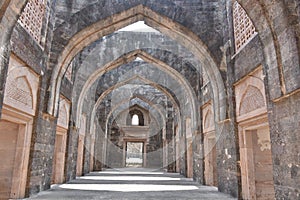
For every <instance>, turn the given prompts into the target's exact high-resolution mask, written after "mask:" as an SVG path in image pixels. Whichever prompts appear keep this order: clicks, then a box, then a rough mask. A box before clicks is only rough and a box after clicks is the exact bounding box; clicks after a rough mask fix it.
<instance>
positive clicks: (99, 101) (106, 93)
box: [77, 76, 179, 130]
mask: <svg viewBox="0 0 300 200" xmlns="http://www.w3.org/2000/svg"><path fill="white" fill-rule="evenodd" d="M133 79H140V80H142V81H143V82H145V83H149V84H150V85H152V86H154V87H156V88H157V89H159V90H161V91H162V92H163V93H165V94H166V95H167V96H168V97H169V98H170V100H171V102H172V103H173V104H174V105H175V107H176V108H178V109H179V105H178V104H177V102H176V100H174V98H173V96H172V95H171V94H170V93H169V91H167V90H165V89H164V88H162V87H159V86H158V85H157V84H156V83H154V82H152V81H150V80H147V79H144V78H142V77H139V76H135V77H132V78H130V79H128V80H125V81H123V82H121V83H118V84H116V85H114V86H112V87H111V88H109V89H108V90H106V92H104V93H103V94H102V95H101V96H100V97H99V98H98V99H97V102H96V103H95V105H94V108H93V111H92V113H91V123H92V122H94V121H95V116H96V111H97V108H98V106H99V105H100V103H101V101H102V100H103V99H104V98H105V97H106V96H107V95H108V93H109V92H111V91H112V90H113V89H116V88H118V87H121V86H123V85H126V84H127V83H129V82H130V81H131V80H133ZM79 113H81V111H80V112H77V114H79ZM91 125H92V126H93V124H91ZM92 129H93V127H91V130H92Z"/></svg>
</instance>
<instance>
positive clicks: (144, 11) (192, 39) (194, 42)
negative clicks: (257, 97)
mask: <svg viewBox="0 0 300 200" xmlns="http://www.w3.org/2000/svg"><path fill="white" fill-rule="evenodd" d="M141 20H143V21H145V23H146V24H147V25H149V26H151V27H154V28H155V29H158V30H159V31H160V32H162V33H163V34H165V35H168V36H170V37H171V38H173V39H174V40H176V41H178V42H179V43H182V44H183V46H185V47H188V48H189V49H191V52H193V53H194V54H195V56H196V57H197V58H198V59H199V60H200V61H202V62H203V63H204V65H205V66H206V67H207V68H206V70H207V71H208V76H209V78H210V79H211V80H213V81H212V86H213V88H214V90H213V93H214V97H215V99H216V103H215V104H216V108H217V109H216V110H219V108H220V109H221V110H223V111H220V112H218V118H219V119H220V120H221V119H225V117H226V103H225V101H226V98H224V97H225V92H224V91H225V90H224V83H223V79H222V77H221V74H220V72H219V70H218V67H217V65H216V62H215V61H214V59H213V57H212V56H211V54H210V52H209V50H208V48H207V46H206V45H204V43H203V42H202V41H201V40H200V39H199V38H198V36H196V35H195V34H194V33H192V32H191V31H189V30H187V29H186V28H185V27H183V26H182V25H180V24H178V23H175V22H174V21H172V20H171V19H169V18H167V17H165V16H162V15H160V14H158V13H156V12H154V11H152V10H151V9H149V8H147V7H145V6H143V5H138V6H136V7H133V8H131V9H128V10H126V11H123V12H121V13H118V14H115V15H113V16H112V17H108V18H106V19H104V20H101V21H99V22H97V23H95V24H93V25H92V26H89V27H87V28H85V29H83V30H82V31H80V32H78V33H77V34H76V35H74V36H73V37H72V38H71V39H70V41H69V43H68V45H67V46H66V47H65V49H64V51H63V52H62V53H61V55H60V56H59V58H58V63H57V65H56V67H55V69H54V70H53V74H52V81H51V83H52V84H51V87H50V90H51V94H50V100H49V102H48V112H49V114H52V115H53V114H55V113H56V108H57V103H56V102H57V98H58V97H57V94H58V93H59V90H60V85H61V81H62V77H63V74H64V72H65V71H66V69H67V66H68V65H69V63H70V62H71V60H72V59H73V57H74V56H75V55H76V54H77V53H78V52H80V51H81V50H82V49H83V48H84V47H86V46H87V45H89V44H91V43H92V42H94V41H96V40H97V39H99V38H101V37H103V36H105V35H107V34H109V33H112V32H114V31H116V30H118V29H120V28H123V27H125V26H127V25H130V24H132V23H134V22H137V21H141ZM219 102H220V103H219Z"/></svg>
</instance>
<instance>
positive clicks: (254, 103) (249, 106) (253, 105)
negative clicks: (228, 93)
mask: <svg viewBox="0 0 300 200" xmlns="http://www.w3.org/2000/svg"><path fill="white" fill-rule="evenodd" d="M265 106H266V104H265V100H264V96H263V94H262V93H261V92H260V90H259V89H258V88H256V87H253V86H249V87H248V89H247V90H246V92H245V94H244V95H243V98H242V101H241V106H240V115H244V114H247V113H250V112H251V111H254V110H257V109H259V108H263V107H265Z"/></svg>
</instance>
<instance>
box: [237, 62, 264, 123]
mask: <svg viewBox="0 0 300 200" xmlns="http://www.w3.org/2000/svg"><path fill="white" fill-rule="evenodd" d="M235 94H236V116H237V121H238V122H240V121H244V120H247V119H251V118H253V117H256V116H259V115H262V114H265V113H266V112H267V105H266V96H265V87H264V81H263V71H262V67H259V68H257V69H256V70H255V71H254V72H252V73H250V74H248V75H247V76H246V77H245V78H244V79H242V80H241V81H239V82H237V83H236V84H235Z"/></svg>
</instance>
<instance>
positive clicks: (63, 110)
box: [57, 97, 70, 129]
mask: <svg viewBox="0 0 300 200" xmlns="http://www.w3.org/2000/svg"><path fill="white" fill-rule="evenodd" d="M69 111H70V103H69V102H67V100H66V99H65V98H63V97H60V101H59V114H58V119H57V125H59V126H60V127H63V128H65V129H68V127H69Z"/></svg>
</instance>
